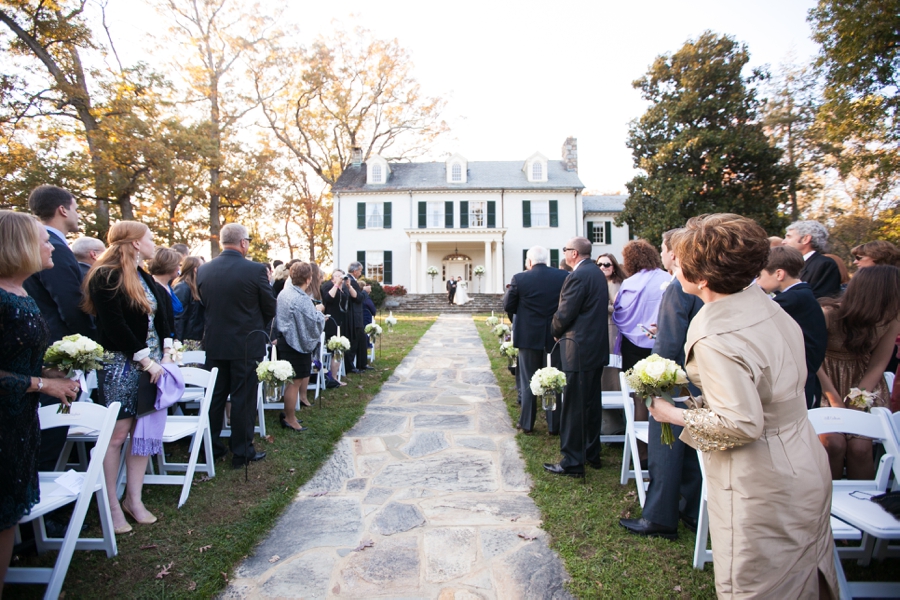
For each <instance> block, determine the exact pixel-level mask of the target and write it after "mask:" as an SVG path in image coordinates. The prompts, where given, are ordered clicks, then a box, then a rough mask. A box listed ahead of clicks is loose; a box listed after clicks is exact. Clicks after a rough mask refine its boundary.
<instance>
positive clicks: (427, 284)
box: [419, 242, 431, 294]
mask: <svg viewBox="0 0 900 600" xmlns="http://www.w3.org/2000/svg"><path fill="white" fill-rule="evenodd" d="M419 244H420V245H421V246H422V255H421V257H420V260H419V273H420V275H421V277H420V278H419V281H420V282H421V284H422V285H421V287H420V288H419V289H420V291H419V293H420V294H430V293H431V277H429V275H428V273H426V271H427V270H428V242H419Z"/></svg>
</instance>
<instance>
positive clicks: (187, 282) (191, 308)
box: [174, 256, 206, 347]
mask: <svg viewBox="0 0 900 600" xmlns="http://www.w3.org/2000/svg"><path fill="white" fill-rule="evenodd" d="M202 264H203V259H202V258H200V257H199V256H188V257H187V258H185V259H184V260H183V261H181V275H179V276H178V279H176V280H175V286H174V291H175V296H177V297H178V301H179V302H181V306H183V307H184V310H183V311H182V312H181V314H179V315H175V337H176V338H178V339H179V340H181V341H182V342H188V341H192V342H195V345H196V346H197V347H199V346H200V343H201V341H202V340H203V327H204V326H205V324H206V321H205V319H206V316H205V314H204V310H203V303H202V302H200V290H198V289H197V269H199V268H200V265H202Z"/></svg>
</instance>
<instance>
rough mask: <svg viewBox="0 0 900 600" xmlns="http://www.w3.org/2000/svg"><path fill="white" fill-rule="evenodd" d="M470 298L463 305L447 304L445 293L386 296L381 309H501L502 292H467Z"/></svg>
mask: <svg viewBox="0 0 900 600" xmlns="http://www.w3.org/2000/svg"><path fill="white" fill-rule="evenodd" d="M469 298H470V299H471V300H470V301H469V302H466V304H465V305H463V306H456V305H455V304H453V305H450V304H447V293H446V292H444V293H442V294H438V293H434V294H407V295H406V296H399V297H398V296H388V297H387V300H385V303H384V306H382V307H381V310H382V311H391V310H396V311H400V312H425V313H468V314H473V313H482V312H491V311H492V310H493V311H498V312H499V311H502V310H503V294H469Z"/></svg>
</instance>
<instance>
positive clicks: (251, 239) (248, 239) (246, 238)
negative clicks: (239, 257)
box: [243, 235, 253, 243]
mask: <svg viewBox="0 0 900 600" xmlns="http://www.w3.org/2000/svg"><path fill="white" fill-rule="evenodd" d="M243 239H245V240H247V243H250V242H252V241H253V238H252V237H251V236H249V235H248V236H247V237H245V238H243Z"/></svg>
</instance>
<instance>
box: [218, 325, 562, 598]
mask: <svg viewBox="0 0 900 600" xmlns="http://www.w3.org/2000/svg"><path fill="white" fill-rule="evenodd" d="M325 410H327V408H326V409H325ZM514 435H515V430H514V429H513V428H512V426H511V425H510V418H509V414H508V413H507V411H506V406H505V404H504V403H503V400H502V397H501V394H500V388H499V387H498V386H497V380H496V379H495V378H494V375H493V373H492V372H491V369H490V363H489V361H488V358H487V355H486V353H485V351H484V347H483V346H482V344H481V340H480V338H479V337H478V332H477V331H476V329H475V325H474V323H473V321H472V318H471V316H469V315H447V314H445V315H441V317H440V318H439V319H438V320H437V322H436V323H435V324H434V325H433V326H432V327H431V329H429V331H428V332H426V333H425V335H424V336H423V337H422V339H421V340H420V341H419V343H418V344H417V345H416V347H415V348H414V349H413V350H412V351H411V352H410V353H409V354H408V355H407V356H406V358H404V359H403V362H401V363H400V365H399V366H398V367H397V369H396V370H395V371H394V374H393V375H392V376H391V377H390V378H389V379H388V381H387V382H386V383H385V384H384V386H383V387H382V389H381V392H380V393H379V394H378V395H377V396H376V397H375V398H373V399H372V401H371V402H370V403H369V406H368V407H367V409H366V412H365V414H364V415H363V417H362V418H361V419H360V421H359V422H358V423H357V424H356V426H354V427H353V429H351V430H350V431H348V432H347V434H346V435H345V436H344V437H343V439H341V441H340V442H339V443H338V445H337V448H336V449H335V453H334V455H333V456H332V457H331V459H330V460H329V461H328V462H326V463H325V465H323V466H322V468H321V469H320V470H319V472H318V473H317V474H316V475H315V476H314V477H313V478H312V479H311V480H310V481H309V482H307V484H306V485H304V486H303V487H302V488H301V489H300V491H299V493H298V494H297V498H296V499H295V500H294V502H293V503H292V504H291V506H290V507H289V508H288V509H287V511H286V512H285V514H284V515H282V516H281V518H280V519H279V520H278V523H277V525H276V526H275V528H274V530H273V531H272V532H271V533H270V534H269V537H268V538H266V539H265V540H264V541H263V542H262V543H261V544H260V545H259V546H257V547H256V549H255V551H254V554H253V555H252V556H250V557H249V558H247V559H246V560H245V561H244V562H243V563H242V564H241V565H240V566H239V567H238V568H237V571H236V573H235V578H234V580H233V581H232V582H231V584H230V585H229V587H228V588H227V589H226V590H225V592H224V593H223V594H222V597H223V598H276V597H277V598H437V599H440V600H451V599H452V600H475V599H506V598H510V599H512V598H516V599H518V598H570V597H571V596H570V595H569V594H568V592H566V590H565V588H564V585H563V584H564V582H565V581H566V580H567V579H568V575H567V573H566V572H565V568H564V567H563V564H562V561H561V560H560V559H559V557H558V556H557V555H556V553H555V552H553V551H552V550H550V548H549V547H548V546H547V536H546V534H545V533H544V532H543V531H542V530H541V529H540V524H541V520H540V513H539V512H538V509H537V507H536V506H535V505H534V502H533V501H532V499H531V498H529V497H528V490H529V488H530V486H531V480H530V478H529V476H528V475H527V474H526V473H525V470H524V462H523V461H522V458H521V457H520V456H519V451H518V447H517V445H516V441H515V438H514Z"/></svg>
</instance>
